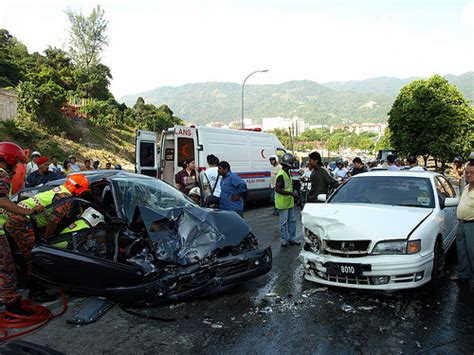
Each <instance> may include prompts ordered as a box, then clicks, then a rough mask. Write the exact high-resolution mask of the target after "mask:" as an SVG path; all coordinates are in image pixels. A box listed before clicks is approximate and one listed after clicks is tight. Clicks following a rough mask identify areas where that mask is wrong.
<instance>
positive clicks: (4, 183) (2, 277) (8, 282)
mask: <svg viewBox="0 0 474 355" xmlns="http://www.w3.org/2000/svg"><path fill="white" fill-rule="evenodd" d="M17 163H23V164H25V163H26V156H25V153H24V152H23V150H22V149H21V148H20V147H19V146H17V145H16V144H14V143H10V142H0V302H1V303H4V304H5V309H6V311H8V312H9V313H13V314H18V315H23V316H28V315H32V314H33V312H31V311H29V310H26V309H23V308H22V307H21V295H20V293H19V292H18V290H17V288H16V270H15V263H14V262H13V258H12V254H11V250H10V245H9V244H8V241H7V238H6V235H5V231H4V230H3V227H4V224H5V223H6V221H7V216H8V213H15V214H17V215H18V217H19V218H23V219H24V217H20V216H26V215H30V214H32V213H37V212H41V211H42V210H43V207H42V206H35V208H33V209H25V208H23V207H20V206H17V205H16V204H15V203H13V202H11V201H10V199H9V197H10V194H11V179H12V178H13V176H14V175H15V172H16V166H17Z"/></svg>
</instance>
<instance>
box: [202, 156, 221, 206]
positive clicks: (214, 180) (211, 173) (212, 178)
mask: <svg viewBox="0 0 474 355" xmlns="http://www.w3.org/2000/svg"><path fill="white" fill-rule="evenodd" d="M217 164H219V158H218V157H216V156H215V155H214V154H210V155H208V156H207V165H209V168H208V169H206V176H207V179H208V180H209V184H210V185H211V191H212V195H213V196H215V197H220V195H221V184H220V182H221V180H222V177H221V176H220V175H219V173H218V172H217Z"/></svg>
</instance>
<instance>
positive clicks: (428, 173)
mask: <svg viewBox="0 0 474 355" xmlns="http://www.w3.org/2000/svg"><path fill="white" fill-rule="evenodd" d="M439 175H441V174H439V173H437V172H434V171H413V170H398V171H394V170H371V171H368V172H366V173H362V174H357V175H355V176H353V177H352V178H351V179H359V178H365V177H371V176H390V177H393V176H397V177H420V178H428V179H429V178H430V177H432V176H433V177H435V176H439Z"/></svg>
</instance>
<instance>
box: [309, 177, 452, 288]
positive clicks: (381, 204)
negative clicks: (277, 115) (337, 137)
mask: <svg viewBox="0 0 474 355" xmlns="http://www.w3.org/2000/svg"><path fill="white" fill-rule="evenodd" d="M325 199H326V195H319V196H318V200H320V201H325ZM458 202H459V199H458V197H457V196H456V192H455V190H454V189H453V187H452V186H451V184H450V183H449V181H448V180H447V179H446V178H445V177H444V176H442V175H440V174H436V173H432V172H411V171H399V172H396V171H395V172H394V171H377V172H368V173H364V174H359V175H357V176H354V177H353V178H351V179H350V180H349V181H347V183H346V184H345V185H343V186H342V187H341V188H339V189H338V190H337V191H336V192H335V193H334V194H333V195H331V196H330V197H329V199H328V200H327V201H326V203H307V204H306V205H305V207H304V210H303V211H302V222H303V227H304V234H305V236H304V238H305V244H304V247H303V250H302V251H301V254H300V258H301V260H302V262H303V265H304V269H305V278H306V279H307V280H309V281H314V282H318V283H321V284H326V285H333V286H342V287H349V288H359V289H374V290H399V289H406V288H414V287H419V286H421V285H424V284H426V283H428V282H429V281H431V280H433V285H434V286H435V287H436V286H437V283H438V279H439V275H440V274H439V271H440V270H442V268H443V266H444V254H445V253H446V252H447V250H448V249H449V247H450V246H451V245H452V243H453V242H454V240H455V238H456V230H457V226H458V220H457V218H456V206H457V204H458Z"/></svg>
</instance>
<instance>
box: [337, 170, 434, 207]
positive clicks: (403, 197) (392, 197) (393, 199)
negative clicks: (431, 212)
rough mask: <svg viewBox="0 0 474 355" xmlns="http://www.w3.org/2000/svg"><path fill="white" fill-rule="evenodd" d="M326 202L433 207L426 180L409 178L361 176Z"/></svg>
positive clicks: (430, 188) (432, 196)
mask: <svg viewBox="0 0 474 355" xmlns="http://www.w3.org/2000/svg"><path fill="white" fill-rule="evenodd" d="M329 203H370V204H380V205H391V206H406V207H422V208H434V206H435V200H434V195H433V189H432V187H431V182H430V179H429V178H419V177H410V176H371V177H369V176H365V177H360V178H354V179H350V180H349V181H347V183H346V184H345V185H344V186H342V187H341V188H340V189H339V190H337V191H336V193H335V194H334V195H333V196H332V197H331V199H330V200H329Z"/></svg>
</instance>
